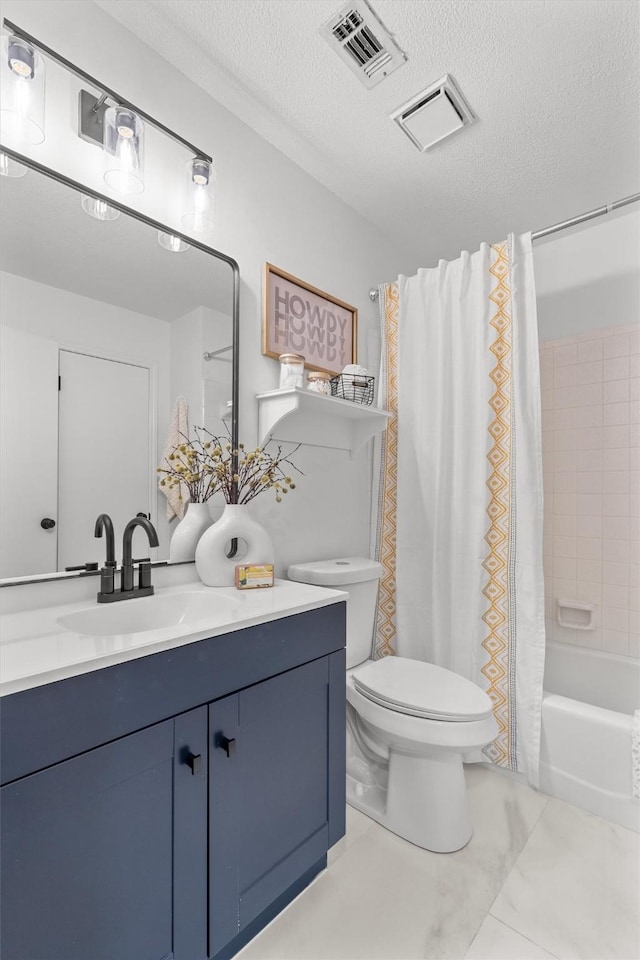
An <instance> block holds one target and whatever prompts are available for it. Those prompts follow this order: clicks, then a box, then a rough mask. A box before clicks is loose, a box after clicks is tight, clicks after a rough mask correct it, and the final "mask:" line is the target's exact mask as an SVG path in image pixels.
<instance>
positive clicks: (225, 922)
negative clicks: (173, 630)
mask: <svg viewBox="0 0 640 960" xmlns="http://www.w3.org/2000/svg"><path fill="white" fill-rule="evenodd" d="M345 606H346V605H345V604H344V603H339V604H334V605H331V606H329V607H326V608H322V609H319V610H313V611H309V612H306V613H301V614H297V615H294V616H289V617H285V618H283V619H281V620H276V621H272V622H268V623H266V624H261V625H257V626H254V627H250V628H246V629H241V630H237V631H234V632H231V633H229V634H226V635H224V636H220V637H212V638H210V639H206V640H202V641H197V642H194V643H191V644H186V645H184V646H181V647H177V648H175V649H170V650H166V651H162V652H159V653H156V654H152V655H149V656H146V657H141V658H138V659H135V660H132V661H128V662H125V663H122V664H117V665H114V666H111V667H105V668H104V669H102V670H96V671H93V672H90V673H87V674H82V675H79V676H76V677H71V678H69V679H67V680H62V681H58V682H56V683H51V684H46V685H43V686H40V687H34V688H33V689H30V690H26V691H23V692H19V693H16V694H12V695H10V696H7V697H3V698H1V699H0V783H1V784H2V785H1V786H0V827H1V831H2V838H1V846H0V877H1V881H2V884H1V889H0V894H1V900H0V956H1V957H2V960H207V958H211V960H227V958H229V957H232V956H233V955H234V954H235V953H236V952H237V951H238V950H239V949H240V948H241V947H242V945H243V944H244V943H245V942H247V941H248V940H249V939H251V937H252V936H254V935H255V934H256V933H257V932H258V931H259V930H260V929H261V928H262V927H263V926H264V925H265V924H266V923H268V922H269V920H271V919H272V917H273V916H275V915H276V914H277V913H278V912H279V911H280V910H281V909H282V908H283V907H284V906H285V905H286V904H287V903H288V902H289V901H290V900H292V899H293V897H294V896H296V895H297V894H298V893H299V892H300V891H301V890H302V889H303V888H304V887H305V886H306V885H307V884H308V883H309V882H310V880H311V879H312V878H313V877H314V876H315V875H316V874H317V873H318V872H319V870H320V869H322V867H323V866H324V865H325V864H326V854H327V850H328V848H329V847H330V846H332V844H333V843H335V842H336V841H337V840H338V839H339V838H340V837H341V836H342V835H343V834H344V817H345V807H344V802H345V796H344V794H345V651H344V639H345Z"/></svg>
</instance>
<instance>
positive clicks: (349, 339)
mask: <svg viewBox="0 0 640 960" xmlns="http://www.w3.org/2000/svg"><path fill="white" fill-rule="evenodd" d="M357 342H358V311H357V310H356V308H355V307H352V306H350V305H349V304H348V303H344V302H343V301H342V300H338V299H337V297H332V296H331V294H329V293H324V291H323V290H318V289H317V288H316V287H312V286H311V285H310V284H308V283H304V281H303V280H299V279H298V278H297V277H294V276H292V275H291V274H290V273H286V272H285V271H284V270H281V269H280V268H279V267H274V266H273V264H272V263H265V268H264V290H263V304H262V353H263V354H264V356H265V357H275V358H276V359H277V358H278V357H279V356H280V354H281V353H299V354H301V355H302V356H303V357H304V360H305V366H306V368H307V369H308V370H324V371H326V372H328V373H332V374H335V373H340V372H341V370H342V369H343V367H345V366H346V365H347V364H348V363H356V359H357V358H356V353H357Z"/></svg>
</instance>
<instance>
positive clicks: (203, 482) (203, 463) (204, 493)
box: [157, 427, 302, 504]
mask: <svg viewBox="0 0 640 960" xmlns="http://www.w3.org/2000/svg"><path fill="white" fill-rule="evenodd" d="M193 431H194V434H195V436H194V437H192V438H191V439H190V438H189V437H184V443H179V444H178V445H177V446H176V447H175V448H174V449H173V451H172V452H171V453H170V454H169V457H168V460H167V461H166V462H167V464H168V465H167V466H166V467H163V466H161V467H158V468H157V472H158V474H159V475H160V476H161V479H160V486H161V487H165V486H166V487H167V488H168V489H173V488H174V487H176V486H177V487H179V488H180V499H188V500H189V501H190V502H191V503H206V502H207V500H209V499H210V498H211V497H212V496H213V495H214V494H215V493H218V492H221V493H222V495H223V496H224V499H225V501H226V503H237V504H241V503H249V502H250V501H251V500H254V499H255V498H256V497H257V496H259V495H260V494H261V493H265V492H266V491H267V490H274V492H275V495H276V503H281V502H282V495H283V494H286V493H288V492H289V490H295V486H296V485H295V483H294V482H293V480H292V478H291V477H290V476H289V475H288V473H287V472H286V471H285V466H288V467H291V468H293V470H295V471H296V472H297V473H302V471H301V470H298V468H297V467H296V465H295V464H294V463H293V462H292V461H291V460H290V459H289V457H290V456H291V454H287V455H286V456H285V455H284V454H283V452H282V448H281V447H280V446H278V447H277V450H276V452H275V454H272V453H270V452H269V451H268V450H267V449H266V448H267V447H268V445H269V442H268V443H266V444H265V445H264V446H263V447H256V448H255V450H249V451H246V450H245V446H244V444H243V443H241V444H239V445H238V449H237V450H234V449H232V447H231V444H230V443H229V442H228V441H227V439H226V438H225V439H221V438H220V437H217V436H215V435H214V434H212V433H211V432H210V431H209V430H207V429H206V427H194V428H193ZM299 447H300V444H298V446H296V447H295V448H294V449H293V450H292V451H291V453H295V452H296V450H298V449H299ZM184 488H186V492H188V497H186V496H185V495H184V494H183V490H184Z"/></svg>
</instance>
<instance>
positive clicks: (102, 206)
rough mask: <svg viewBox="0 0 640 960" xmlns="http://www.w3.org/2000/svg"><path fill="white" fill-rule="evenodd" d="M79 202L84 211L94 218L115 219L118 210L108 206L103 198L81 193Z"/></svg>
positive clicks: (118, 213)
mask: <svg viewBox="0 0 640 960" xmlns="http://www.w3.org/2000/svg"><path fill="white" fill-rule="evenodd" d="M80 204H81V206H82V209H83V210H84V212H85V213H88V214H89V216H90V217H93V219H94V220H117V219H118V217H119V216H120V211H119V210H116V209H115V208H114V207H110V206H109V204H108V203H105V201H104V200H98V198H97V197H89V196H87V195H86V194H84V193H83V194H82V196H81V197H80Z"/></svg>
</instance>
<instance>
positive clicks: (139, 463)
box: [0, 164, 238, 579]
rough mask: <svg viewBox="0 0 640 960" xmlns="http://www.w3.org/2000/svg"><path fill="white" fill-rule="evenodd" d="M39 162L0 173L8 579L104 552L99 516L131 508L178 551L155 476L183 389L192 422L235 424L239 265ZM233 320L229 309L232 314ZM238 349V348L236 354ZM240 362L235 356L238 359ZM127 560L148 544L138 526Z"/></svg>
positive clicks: (0, 574)
mask: <svg viewBox="0 0 640 960" xmlns="http://www.w3.org/2000/svg"><path fill="white" fill-rule="evenodd" d="M76 187H77V185H75V184H74V185H72V184H71V183H70V182H69V181H65V180H64V178H60V177H57V176H55V177H51V176H48V175H46V174H45V173H44V172H43V171H42V169H37V165H34V164H31V165H30V168H29V169H26V174H25V175H24V176H21V177H17V178H16V177H7V176H2V177H0V203H1V206H2V218H1V226H0V254H1V261H0V267H1V270H2V272H1V274H0V320H1V323H0V364H1V370H0V381H1V390H2V396H1V406H0V470H1V474H0V513H1V517H2V536H1V539H0V578H3V579H5V578H22V577H34V576H36V577H38V576H43V575H49V574H57V575H60V574H63V573H64V572H65V571H67V570H68V568H69V567H78V566H82V565H83V564H86V563H91V562H96V561H97V562H100V563H101V562H102V561H103V559H104V541H103V540H97V539H95V537H94V524H95V520H96V517H97V516H98V514H99V513H102V512H105V513H108V514H110V516H111V517H112V518H113V521H114V526H115V529H116V549H117V553H118V559H121V558H120V550H121V540H122V531H123V528H124V526H125V524H126V522H127V521H128V520H129V519H130V518H131V517H133V516H135V515H136V514H138V513H144V514H146V515H147V516H150V517H151V520H152V522H153V523H154V525H155V526H156V528H157V530H158V534H159V539H160V547H159V548H158V549H157V550H154V551H152V555H151V558H152V559H153V560H164V559H167V558H168V557H169V540H170V536H171V532H172V527H173V524H172V525H171V526H170V525H169V523H168V521H167V510H166V499H165V497H164V496H163V494H162V493H161V492H160V491H159V489H158V485H157V474H156V467H157V465H158V464H159V463H160V459H161V457H162V454H163V452H164V448H165V445H166V441H167V435H168V429H169V424H170V421H171V416H172V411H173V408H174V405H175V403H176V401H177V398H178V397H185V398H186V400H187V401H188V404H189V422H190V425H191V427H193V426H194V425H203V426H205V427H207V428H208V429H209V430H211V431H212V432H213V433H215V434H223V435H224V434H226V433H229V435H230V436H236V437H237V415H238V410H237V402H236V403H235V404H233V403H232V400H233V399H234V397H235V399H236V400H237V389H235V388H237V384H236V383H235V382H234V371H237V348H238V345H237V342H236V340H237V288H238V282H237V281H238V278H237V267H236V266H235V264H234V261H233V260H231V258H224V257H223V255H221V254H219V253H217V252H216V251H214V250H207V248H206V247H203V246H200V245H195V244H193V243H191V244H190V245H189V246H188V247H187V248H186V249H184V250H182V251H178V250H177V249H172V248H176V247H178V246H181V245H182V246H184V244H180V243H179V241H178V240H177V239H176V238H173V240H171V239H170V240H169V248H170V249H167V248H166V247H163V246H161V244H160V242H159V229H158V228H159V226H160V225H159V224H155V223H152V222H150V221H146V220H144V219H143V218H141V217H139V216H138V215H137V214H135V215H128V213H127V212H126V210H125V209H124V208H121V209H120V210H117V209H116V208H115V207H114V208H113V209H114V213H117V214H118V216H117V217H116V218H115V219H111V220H101V219H96V218H95V217H93V216H91V215H88V213H87V212H86V209H85V208H86V207H88V206H90V204H91V202H92V200H91V198H90V197H89V198H84V195H83V194H82V193H81V192H80V191H79V190H78V189H76ZM234 318H235V322H234ZM234 351H236V352H235V353H234ZM234 361H235V362H234ZM136 537H139V539H138V540H136V539H135V538H134V547H133V549H134V557H136V558H141V557H146V556H149V546H148V542H147V540H146V537H145V536H144V534H141V533H140V531H136Z"/></svg>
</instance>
